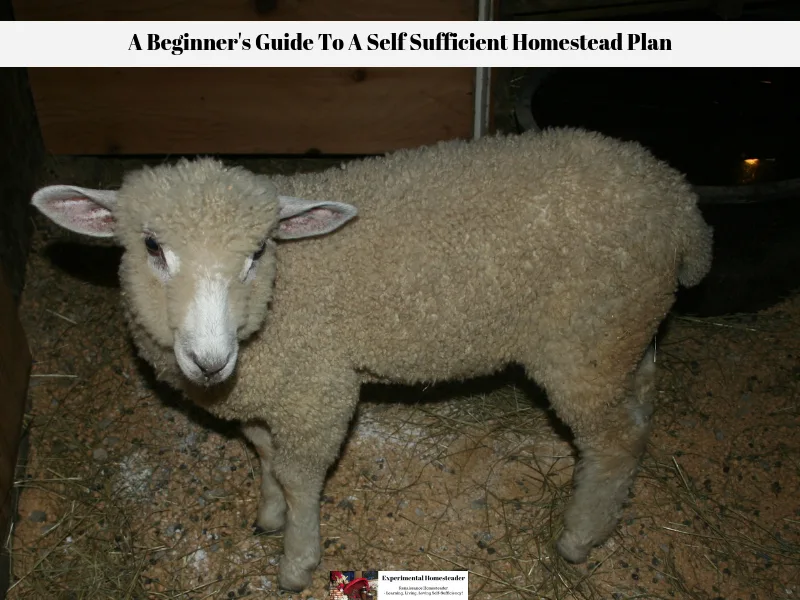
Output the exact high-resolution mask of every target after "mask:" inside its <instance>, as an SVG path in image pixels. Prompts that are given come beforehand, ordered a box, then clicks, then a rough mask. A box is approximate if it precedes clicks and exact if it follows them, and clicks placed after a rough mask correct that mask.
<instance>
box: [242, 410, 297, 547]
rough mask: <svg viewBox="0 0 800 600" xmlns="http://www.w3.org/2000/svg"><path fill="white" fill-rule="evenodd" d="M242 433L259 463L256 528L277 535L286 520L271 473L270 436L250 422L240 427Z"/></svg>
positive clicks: (282, 504) (281, 494) (281, 495)
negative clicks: (254, 451)
mask: <svg viewBox="0 0 800 600" xmlns="http://www.w3.org/2000/svg"><path fill="white" fill-rule="evenodd" d="M242 433H244V435H245V437H246V438H247V439H248V440H250V442H251V443H252V444H253V446H254V447H255V449H256V452H257V453H258V457H259V459H260V461H261V497H260V498H259V501H258V516H257V517H256V527H258V528H259V529H261V530H262V531H263V533H266V534H271V533H277V532H279V531H280V530H281V529H283V524H284V522H285V520H286V499H285V498H284V496H283V490H282V489H281V486H280V484H279V483H278V480H277V479H275V474H274V473H273V468H272V456H273V454H274V448H273V446H272V435H271V434H270V432H269V430H268V429H267V428H266V427H265V426H263V425H259V424H257V423H252V422H251V423H245V424H243V425H242Z"/></svg>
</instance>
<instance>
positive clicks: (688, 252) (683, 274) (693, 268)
mask: <svg viewBox="0 0 800 600" xmlns="http://www.w3.org/2000/svg"><path fill="white" fill-rule="evenodd" d="M679 234H680V237H681V240H680V243H679V246H678V247H679V250H678V257H679V259H680V261H681V262H680V265H679V269H678V281H680V283H681V285H683V286H685V287H692V286H694V285H697V284H698V283H700V282H701V281H702V280H703V277H705V276H706V275H707V274H708V272H709V270H710V269H711V257H712V253H713V238H714V230H713V228H712V227H710V226H709V225H708V224H707V223H706V222H705V221H704V220H703V216H702V215H701V214H700V211H699V210H698V209H697V207H692V211H691V213H690V216H689V219H687V221H686V223H685V226H684V227H683V228H681V230H680V232H679Z"/></svg>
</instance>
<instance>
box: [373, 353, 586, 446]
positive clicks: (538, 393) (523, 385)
mask: <svg viewBox="0 0 800 600" xmlns="http://www.w3.org/2000/svg"><path fill="white" fill-rule="evenodd" d="M507 385H514V386H515V387H517V388H518V389H519V390H521V391H522V392H523V393H524V394H525V396H526V397H527V398H528V399H529V400H530V402H531V404H532V406H534V407H535V408H539V409H541V410H543V411H546V413H547V416H548V421H549V423H550V425H551V427H553V429H555V430H556V432H557V433H558V434H559V435H560V436H562V437H563V438H564V439H566V440H568V441H570V442H571V441H572V431H571V430H570V428H569V427H568V426H567V425H565V424H564V423H562V422H561V420H559V418H558V417H557V416H556V414H555V412H554V411H553V410H551V408H550V403H549V402H548V400H547V395H546V394H545V391H544V390H543V389H542V388H541V387H540V386H539V385H537V384H536V383H535V382H533V381H532V380H530V379H529V378H528V377H526V376H525V372H524V370H523V368H522V367H520V366H518V365H512V366H509V367H508V368H506V369H505V370H503V371H500V372H498V373H495V374H493V375H486V376H483V377H475V378H472V379H467V380H463V381H448V382H441V383H436V384H432V385H427V384H418V385H413V386H406V385H397V384H377V383H368V384H365V385H363V386H362V388H361V398H360V400H361V401H362V402H364V401H366V402H373V403H402V404H407V405H417V404H431V403H434V402H441V401H444V400H452V399H454V398H468V397H470V396H477V395H488V394H491V393H492V392H495V391H497V390H498V389H500V388H502V387H504V386H507Z"/></svg>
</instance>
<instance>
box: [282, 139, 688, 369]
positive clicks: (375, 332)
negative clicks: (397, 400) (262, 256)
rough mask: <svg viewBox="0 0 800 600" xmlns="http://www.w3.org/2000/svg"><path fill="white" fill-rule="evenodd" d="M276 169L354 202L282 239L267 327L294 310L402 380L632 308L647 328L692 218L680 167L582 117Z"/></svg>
mask: <svg viewBox="0 0 800 600" xmlns="http://www.w3.org/2000/svg"><path fill="white" fill-rule="evenodd" d="M276 182H277V184H278V189H279V191H280V193H282V194H288V195H295V196H301V197H306V198H312V199H329V200H337V201H342V202H349V203H352V204H354V205H355V206H357V207H358V209H359V217H358V219H357V220H355V221H353V222H351V223H350V224H348V225H347V226H345V227H344V228H342V229H341V230H340V231H337V232H335V233H333V234H331V235H329V236H325V237H322V238H319V239H309V240H304V241H297V242H289V243H284V244H282V245H281V246H280V247H279V250H278V257H279V261H278V279H277V282H276V290H275V297H274V303H273V314H272V316H271V317H270V325H269V326H270V327H272V328H273V330H274V331H273V333H274V334H275V335H273V336H270V337H271V339H273V340H274V339H277V338H279V337H280V329H281V327H282V323H284V322H285V323H287V324H290V323H293V322H295V321H296V320H297V319H301V320H302V321H303V323H304V326H305V327H306V328H307V330H308V332H309V334H308V339H309V340H311V342H310V344H311V345H310V346H309V348H311V347H312V346H313V347H314V348H317V349H318V348H321V347H328V348H335V349H336V351H337V352H340V353H342V354H343V355H346V356H347V359H348V360H349V361H350V362H351V363H352V365H353V366H356V367H359V368H362V369H364V370H365V371H368V372H371V373H374V374H376V375H379V376H380V375H384V374H387V375H389V374H391V375H398V376H400V377H401V378H403V379H406V380H408V379H412V380H428V381H430V380H438V379H442V378H449V377H452V376H454V375H468V374H476V373H477V372H488V371H491V370H493V369H494V368H497V367H499V366H501V365H502V364H503V363H505V362H508V361H510V360H516V359H517V358H518V355H519V354H520V353H521V352H523V351H525V349H527V348H530V347H532V346H536V345H538V346H541V347H544V348H547V347H548V346H549V345H550V346H551V345H553V344H555V343H556V339H557V338H558V339H559V342H558V343H559V344H561V346H563V343H562V341H561V340H562V338H563V339H571V340H573V344H574V345H580V344H593V343H597V341H598V340H599V339H600V338H601V337H608V328H609V327H612V328H613V327H616V328H618V329H619V328H622V327H627V326H630V325H631V323H630V320H633V321H634V322H633V323H632V325H633V326H636V323H635V321H636V320H637V319H638V320H640V321H642V322H643V323H644V322H646V323H647V326H648V327H651V324H652V323H653V322H655V321H657V319H658V318H660V317H661V316H663V312H664V310H665V308H664V307H665V306H666V307H667V308H668V306H669V305H670V304H671V302H672V294H673V292H674V289H675V287H676V283H677V269H678V267H679V262H680V256H679V254H680V252H682V248H681V239H682V237H681V236H682V233H681V232H682V230H683V229H684V228H685V227H688V224H689V223H693V222H694V221H695V220H696V219H697V209H696V206H695V197H694V195H693V194H692V193H691V191H690V188H689V186H688V184H687V183H686V182H685V181H684V178H683V177H682V176H681V175H680V174H679V173H677V172H676V171H674V170H672V169H670V168H669V167H667V166H666V165H665V164H663V163H661V162H659V161H657V160H656V159H655V158H654V157H653V156H652V155H651V154H650V153H649V152H647V151H646V150H644V149H643V148H642V147H641V146H639V145H637V144H631V143H625V142H619V141H616V140H612V139H609V138H605V137H603V136H600V135H597V134H593V133H587V132H583V131H580V130H553V131H549V132H544V133H529V134H523V135H520V136H511V137H491V138H485V139H482V140H479V141H477V142H469V143H468V142H460V141H455V142H445V143H441V144H438V145H436V146H433V147H429V148H424V149H419V150H411V151H403V152H399V153H396V154H393V155H390V156H389V157H386V158H381V159H368V160H364V161H358V162H353V163H350V164H347V165H346V166H345V168H337V169H331V170H329V171H326V172H323V173H314V174H306V175H301V176H294V177H281V178H278V179H277V180H276ZM651 307H652V308H651ZM626 322H627V323H626ZM286 331H287V332H288V331H296V325H294V324H292V325H291V327H288V326H287V329H286Z"/></svg>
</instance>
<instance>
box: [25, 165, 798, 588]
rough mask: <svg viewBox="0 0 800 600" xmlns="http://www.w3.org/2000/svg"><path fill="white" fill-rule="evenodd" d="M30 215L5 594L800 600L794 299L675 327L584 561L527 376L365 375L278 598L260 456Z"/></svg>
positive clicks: (112, 262) (68, 175)
mask: <svg viewBox="0 0 800 600" xmlns="http://www.w3.org/2000/svg"><path fill="white" fill-rule="evenodd" d="M81 164H82V166H81V169H82V171H81V173H82V175H81V178H80V180H76V179H74V178H72V176H73V175H74V174H75V171H74V170H73V169H74V167H73V166H72V164H71V163H69V162H67V163H63V162H62V163H59V164H55V165H54V166H53V168H52V171H51V173H50V174H49V177H51V178H52V180H53V181H55V180H57V179H61V180H67V179H70V180H71V181H73V182H74V183H76V184H82V185H90V186H99V185H114V184H116V183H118V177H119V175H120V174H121V170H123V169H124V168H126V166H127V165H125V164H124V161H116V162H114V163H113V165H115V166H113V167H108V166H103V165H107V164H108V163H102V162H101V161H98V162H97V167H96V169H95V168H93V167H92V168H89V169H88V170H87V168H86V164H87V163H86V162H83V163H81ZM260 165H261V169H260V170H262V171H270V170H271V171H275V170H282V171H287V170H292V169H294V168H296V167H297V163H296V162H295V163H291V164H290V163H282V162H277V161H276V162H271V163H269V164H265V163H263V161H262V162H261V163H260ZM302 166H303V168H317V167H319V166H321V162H320V161H317V162H314V163H312V162H305V163H303V165H302ZM109 168H111V169H112V170H111V171H109V170H108V169H109ZM114 169H116V170H114ZM36 226H37V232H36V234H35V242H34V248H33V251H32V255H31V259H30V262H29V265H28V284H27V288H26V291H25V294H24V297H23V304H22V309H21V317H22V320H23V324H24V326H25V329H26V331H27V333H28V336H29V341H30V346H31V351H32V353H33V356H34V358H35V365H34V370H33V377H32V380H31V389H30V394H31V401H32V407H33V408H32V412H31V414H30V415H29V417H28V420H27V431H28V435H29V437H30V452H29V456H28V464H27V467H26V468H25V469H21V470H20V474H19V481H18V487H19V488H20V490H21V494H20V503H19V518H18V522H17V524H16V527H15V530H14V532H13V537H12V539H11V540H10V541H9V543H10V544H11V550H12V557H13V575H14V578H15V581H14V583H13V586H12V588H11V591H10V593H9V598H10V599H12V600H22V599H31V598H35V599H44V598H67V599H79V598H113V599H127V598H131V599H133V598H137V599H138V598H155V599H158V598H165V599H166V598H170V599H177V598H239V597H247V596H249V597H269V596H272V595H280V596H281V597H283V598H292V597H294V598H299V597H306V598H307V597H314V598H316V599H317V600H321V598H323V597H324V596H325V588H326V580H327V575H328V571H329V570H333V569H339V570H345V569H347V570H352V569H380V570H417V569H424V570H469V572H470V576H469V577H470V598H474V599H482V598H497V599H499V598H504V599H513V598H525V599H527V598H537V599H538V598H548V599H549V598H564V599H567V598H612V599H615V600H621V599H626V598H696V599H703V600H706V599H723V598H724V599H730V600H750V599H761V598H796V597H798V596H800V581H798V566H800V496H799V495H798V492H800V490H798V473H799V472H800V471H799V470H800V452H798V450H799V449H798V446H800V438H798V437H797V431H798V424H799V423H798V421H800V419H799V417H800V407H799V406H798V400H799V399H800V362H799V359H800V295H797V296H794V297H792V298H789V299H788V300H785V301H783V302H782V303H780V304H778V305H776V306H774V307H773V308H771V309H769V310H767V311H765V312H761V313H758V314H748V315H735V316H730V317H726V318H705V319H693V318H690V317H681V316H674V317H673V318H672V320H671V321H670V323H669V326H668V327H667V328H666V330H665V332H664V334H663V335H662V336H661V337H660V338H659V341H658V354H657V360H658V362H659V365H660V367H661V369H660V383H659V396H660V401H659V406H658V410H657V415H656V418H655V426H654V434H653V437H652V443H651V445H650V449H649V453H648V456H647V458H646V460H645V463H644V466H643V469H642V472H641V475H640V477H639V479H638V481H637V484H636V487H635V489H634V491H633V493H632V494H631V503H630V506H629V507H628V509H627V511H626V514H625V517H624V520H623V522H622V524H621V526H620V528H619V530H618V533H617V534H616V535H615V536H614V537H613V539H612V540H610V541H609V542H608V543H607V544H606V545H605V546H604V547H601V548H598V549H597V550H596V551H595V552H594V554H593V555H592V557H591V562H589V563H588V564H587V565H583V566H571V565H569V564H567V563H565V562H564V561H563V560H561V559H560V558H559V557H558V556H556V555H555V554H554V553H553V550H552V541H553V539H555V537H556V536H557V535H558V533H559V527H560V519H561V514H562V511H563V508H564V505H565V501H566V498H567V497H568V496H569V494H570V477H571V471H572V465H573V455H572V448H571V446H570V445H569V443H568V441H566V438H565V435H564V431H563V428H560V427H559V426H558V424H557V423H555V422H554V421H553V419H552V418H551V417H550V415H549V413H548V412H547V411H546V402H545V401H544V400H543V399H542V398H541V395H540V394H539V393H538V392H537V390H536V388H535V387H534V386H532V385H530V384H528V383H527V382H525V381H524V380H523V379H522V378H521V377H520V375H519V373H517V372H516V371H513V370H511V371H509V372H508V373H505V374H502V375H499V376H497V377H495V378H490V379H485V380H481V381H478V382H472V383H470V384H466V385H451V386H445V387H436V388H427V389H425V388H419V389H405V388H403V389H401V388H388V387H378V386H375V387H370V388H368V389H365V391H364V402H363V403H362V407H361V410H360V413H359V415H358V419H357V422H356V423H355V424H354V426H353V431H352V435H351V437H350V440H349V443H348V444H347V446H346V448H345V450H344V452H343V455H342V457H341V460H340V461H339V463H338V464H337V465H336V468H335V470H333V471H332V472H331V475H330V478H329V481H328V483H327V486H326V488H325V497H324V502H323V505H322V534H323V544H324V551H323V556H324V558H323V563H322V565H321V567H320V569H319V571H318V574H317V577H316V579H315V581H314V588H313V589H312V590H309V591H308V592H307V593H304V594H302V595H298V594H294V595H292V594H286V593H283V594H281V593H279V592H278V591H277V590H276V589H275V588H276V583H275V575H276V572H277V566H276V565H277V561H278V558H279V554H280V547H281V539H280V538H270V537H261V536H255V535H254V534H253V528H252V527H251V524H252V522H253V518H254V515H255V509H256V502H257V490H258V480H259V467H258V461H257V460H256V457H255V455H254V453H253V451H252V450H251V449H250V448H249V447H248V446H247V445H246V444H245V443H244V441H243V440H242V439H241V438H240V437H238V435H237V434H236V430H235V428H234V427H232V426H231V425H230V424H225V423H220V422H217V421H213V420H211V419H210V418H208V417H207V416H205V415H204V414H203V413H201V412H199V411H196V410H193V409H191V407H189V406H187V405H186V404H185V403H184V402H183V401H182V400H181V399H180V398H178V397H176V396H175V395H174V394H172V393H170V392H169V390H165V389H162V388H161V387H154V385H153V384H152V381H151V378H150V372H149V370H148V368H147V367H146V366H143V365H142V364H141V363H139V362H138V361H137V360H136V358H135V355H134V352H133V350H132V348H131V346H130V345H129V343H128V341H127V339H126V337H125V334H124V329H123V323H122V315H121V310H120V306H119V301H118V300H119V298H118V296H119V290H118V288H117V287H116V285H115V277H116V274H115V269H116V263H117V261H118V257H119V255H118V253H117V252H116V251H115V250H114V249H113V248H110V247H108V246H104V245H102V244H99V243H97V242H92V243H91V245H90V246H89V247H87V246H86V245H80V244H78V239H77V238H75V237H71V236H68V235H67V234H66V233H64V232H62V231H60V230H57V229H55V228H54V227H53V226H51V225H50V224H49V223H46V222H45V221H44V220H43V219H41V218H37V220H36ZM81 242H85V240H81Z"/></svg>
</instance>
